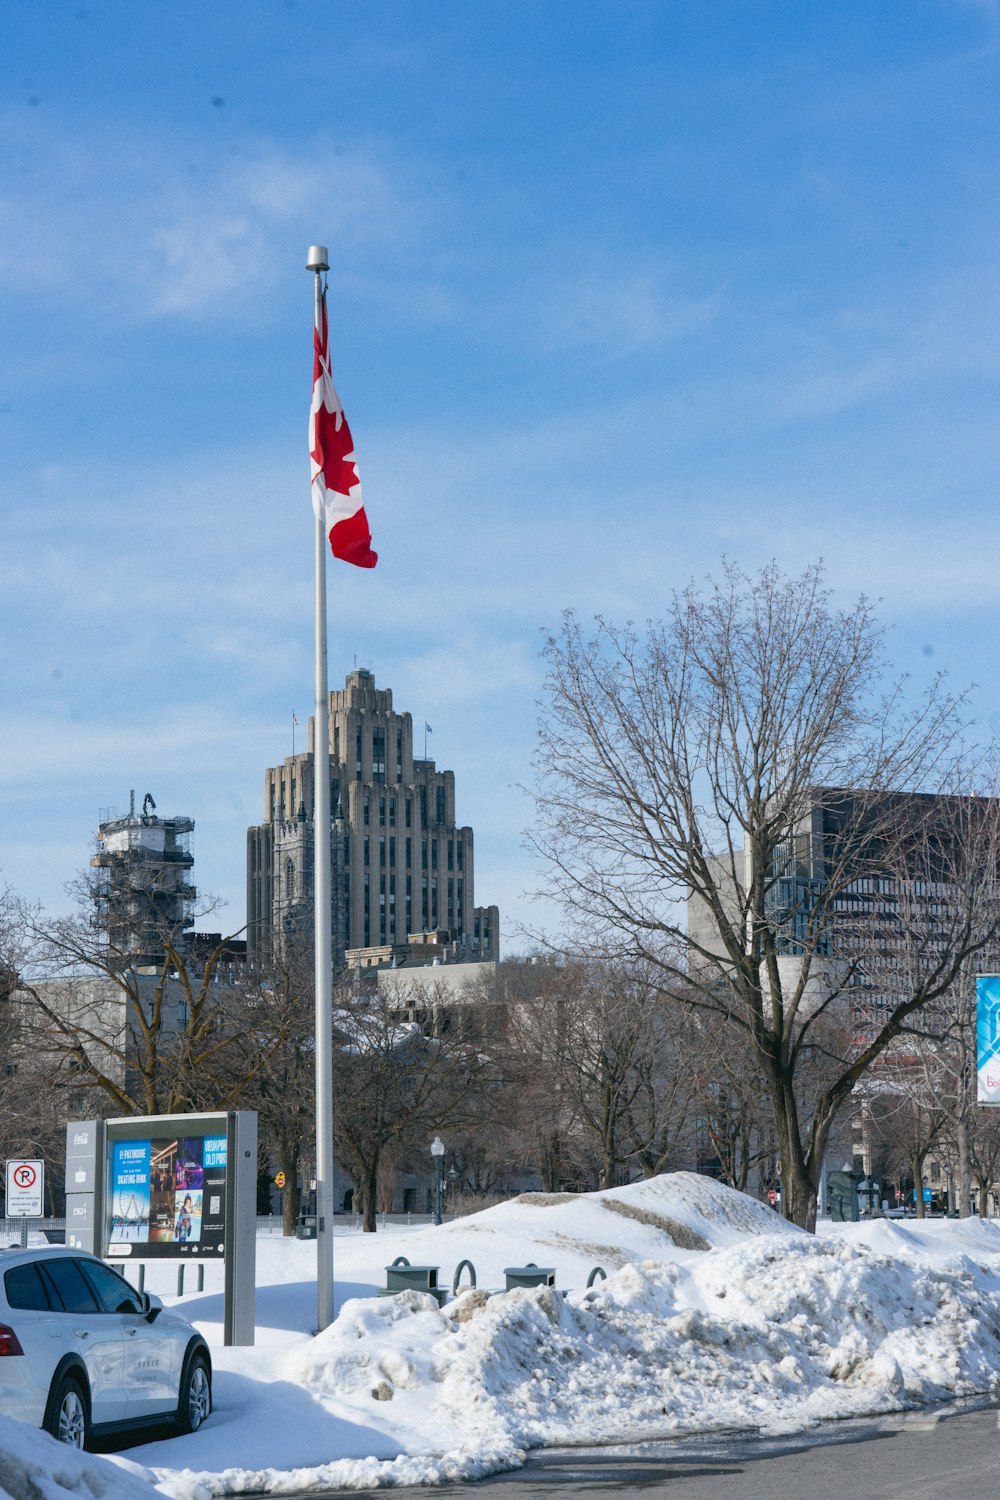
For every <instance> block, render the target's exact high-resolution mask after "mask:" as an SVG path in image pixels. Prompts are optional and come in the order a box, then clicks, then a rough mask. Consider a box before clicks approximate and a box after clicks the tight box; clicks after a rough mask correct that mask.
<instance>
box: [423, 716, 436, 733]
mask: <svg viewBox="0 0 1000 1500" xmlns="http://www.w3.org/2000/svg"><path fill="white" fill-rule="evenodd" d="M433 733H434V731H433V729H432V728H431V726H430V725H429V724H428V722H427V720H426V719H425V720H424V734H433Z"/></svg>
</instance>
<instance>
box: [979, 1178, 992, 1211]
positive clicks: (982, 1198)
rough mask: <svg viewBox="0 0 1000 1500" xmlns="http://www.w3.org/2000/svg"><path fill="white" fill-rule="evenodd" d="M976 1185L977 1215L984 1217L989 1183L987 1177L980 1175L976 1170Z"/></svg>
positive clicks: (987, 1202)
mask: <svg viewBox="0 0 1000 1500" xmlns="http://www.w3.org/2000/svg"><path fill="white" fill-rule="evenodd" d="M976 1186H977V1187H978V1189H979V1217H980V1218H981V1219H985V1218H987V1217H988V1210H989V1194H990V1185H989V1181H988V1179H987V1178H985V1177H983V1176H981V1174H979V1173H978V1172H977V1174H976Z"/></svg>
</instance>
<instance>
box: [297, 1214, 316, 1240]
mask: <svg viewBox="0 0 1000 1500" xmlns="http://www.w3.org/2000/svg"><path fill="white" fill-rule="evenodd" d="M295 1238H296V1239H297V1240H314V1239H315V1238H316V1215H315V1214H299V1217H298V1221H297V1222H296V1225H295Z"/></svg>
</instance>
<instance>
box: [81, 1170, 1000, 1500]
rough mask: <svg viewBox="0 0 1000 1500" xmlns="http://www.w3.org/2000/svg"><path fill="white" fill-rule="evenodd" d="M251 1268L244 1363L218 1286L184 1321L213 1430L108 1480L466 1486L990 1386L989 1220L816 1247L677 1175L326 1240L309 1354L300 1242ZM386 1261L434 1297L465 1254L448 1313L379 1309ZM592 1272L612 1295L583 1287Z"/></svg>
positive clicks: (148, 1455)
mask: <svg viewBox="0 0 1000 1500" xmlns="http://www.w3.org/2000/svg"><path fill="white" fill-rule="evenodd" d="M258 1251H259V1259H258V1288H259V1289H258V1342H257V1346H256V1347H255V1348H254V1349H250V1350H238V1349H223V1348H221V1347H219V1346H220V1345H221V1312H222V1308H221V1297H220V1295H219V1293H218V1291H217V1290H215V1289H214V1287H213V1288H211V1289H210V1290H208V1291H207V1292H206V1293H205V1294H204V1295H203V1296H201V1297H193V1298H188V1299H186V1302H185V1304H184V1306H185V1311H186V1312H187V1313H188V1315H189V1316H191V1317H192V1318H193V1319H194V1321H196V1323H197V1324H198V1326H199V1327H200V1328H201V1329H202V1330H203V1331H204V1332H205V1334H206V1336H207V1337H208V1339H209V1342H210V1344H212V1346H213V1358H214V1360H215V1365H216V1381H215V1399H216V1411H215V1413H214V1414H213V1416H212V1417H211V1419H210V1421H209V1422H208V1423H207V1424H206V1426H205V1427H204V1428H203V1429H202V1430H201V1431H200V1432H198V1433H196V1434H194V1435H192V1436H191V1437H188V1438H176V1439H168V1440H166V1441H163V1442H158V1443H151V1444H146V1445H145V1446H143V1447H141V1448H134V1449H131V1450H129V1452H128V1453H127V1454H122V1455H119V1456H116V1458H115V1459H114V1460H113V1462H115V1463H116V1464H117V1465H118V1466H119V1468H121V1469H123V1470H125V1471H126V1472H127V1473H129V1474H130V1475H131V1476H132V1477H134V1478H135V1479H136V1480H139V1481H146V1482H147V1483H151V1484H155V1485H156V1487H157V1488H158V1489H159V1490H160V1491H161V1493H163V1494H166V1495H169V1496H171V1497H174V1500H209V1497H213V1496H224V1495H235V1494H241V1493H243V1494H245V1493H247V1492H251V1491H253V1492H259V1493H269V1494H280V1493H282V1492H287V1491H288V1490H291V1489H310V1488H311V1489H316V1490H320V1489H329V1488H345V1489H346V1488H359V1489H360V1488H375V1487H385V1486H392V1485H406V1484H429V1483H436V1482H442V1481H445V1480H465V1479H473V1478H479V1477H482V1476H484V1475H486V1474H488V1473H495V1472H497V1471H499V1470H500V1469H503V1468H507V1467H512V1466H515V1465H517V1464H519V1463H521V1462H522V1461H523V1456H524V1453H525V1451H526V1450H527V1449H528V1448H530V1447H535V1446H539V1445H543V1444H565V1443H570V1442H572V1443H578V1442H580V1441H581V1440H583V1441H593V1442H604V1441H621V1440H624V1439H634V1438H636V1437H641V1436H646V1437H661V1438H662V1437H669V1436H679V1435H681V1434H685V1433H691V1432H703V1431H705V1430H708V1429H711V1428H716V1427H727V1428H744V1429H745V1428H763V1429H766V1430H782V1431H788V1430H794V1429H796V1428H799V1429H802V1428H806V1427H809V1426H810V1425H812V1424H814V1423H816V1422H817V1421H820V1420H826V1419H830V1418H838V1417H850V1416H859V1415H865V1414H871V1413H877V1412H887V1411H891V1410H897V1409H900V1408H903V1407H906V1406H914V1405H919V1404H921V1403H925V1402H930V1401H938V1400H942V1399H948V1398H952V1397H956V1396H969V1395H973V1394H976V1393H983V1392H992V1391H993V1390H994V1389H995V1384H996V1375H995V1373H994V1372H995V1371H996V1369H997V1368H998V1355H1000V1229H998V1228H997V1226H995V1225H994V1224H992V1223H989V1224H980V1223H979V1222H978V1221H965V1222H964V1223H958V1222H955V1221H940V1220H939V1221H933V1222H931V1223H928V1224H923V1225H916V1224H913V1223H906V1224H900V1223H898V1222H886V1221H879V1222H876V1223H871V1224H864V1225H843V1226H826V1227H825V1228H824V1232H823V1233H822V1234H821V1235H820V1236H818V1237H814V1236H812V1235H807V1234H803V1233H802V1232H801V1231H799V1230H797V1229H794V1228H793V1227H791V1226H789V1225H788V1224H786V1223H785V1222H784V1221H783V1220H782V1219H780V1218H779V1217H778V1216H777V1215H776V1214H775V1213H773V1212H772V1211H771V1210H770V1209H768V1208H765V1207H763V1206H762V1205H760V1204H759V1203H757V1202H755V1201H754V1200H751V1199H749V1198H746V1197H744V1196H743V1195H741V1194H739V1193H734V1192H732V1191H730V1190H729V1189H728V1188H724V1187H721V1186H720V1185H719V1184H718V1183H715V1182H713V1181H711V1180H710V1179H706V1178H703V1177H697V1176H694V1175H693V1174H689V1173H674V1174H669V1175H666V1176H663V1177H659V1178H656V1179H653V1180H652V1181H650V1182H643V1183H638V1184H634V1185H632V1186H630V1187H627V1188H621V1189H617V1190H615V1191H614V1192H605V1193H592V1194H587V1195H581V1196H572V1197H571V1196H569V1195H561V1194H555V1195H546V1194H527V1195H525V1196H523V1197H522V1198H520V1199H517V1200H514V1201H513V1202H510V1203H505V1204H502V1205H500V1206H499V1207H497V1208H494V1209H490V1210H488V1211H486V1212H484V1213H481V1214H478V1215H475V1216H472V1217H470V1218H466V1219H458V1220H455V1221H453V1222H451V1223H449V1224H446V1225H443V1226H439V1227H437V1228H434V1227H423V1228H420V1229H412V1230H407V1229H405V1228H398V1229H393V1230H390V1231H387V1232H380V1233H379V1234H378V1235H361V1234H356V1233H344V1234H341V1235H339V1236H338V1238H337V1241H336V1262H337V1268H338V1269H337V1276H338V1304H339V1314H338V1317H337V1319H336V1321H335V1322H334V1323H333V1324H332V1325H331V1327H330V1328H328V1329H326V1330H325V1331H324V1332H323V1333H321V1334H319V1335H318V1336H315V1337H313V1336H311V1334H310V1327H311V1326H314V1325H313V1319H314V1317H315V1281H314V1277H313V1271H314V1266H315V1245H313V1244H310V1243H309V1242H299V1241H295V1242H288V1241H283V1240H281V1239H280V1238H275V1239H274V1240H272V1241H270V1242H269V1241H267V1240H266V1239H262V1240H261V1241H260V1242H259V1245H258ZM400 1254H404V1255H406V1257H407V1259H409V1260H410V1261H411V1262H412V1263H414V1264H428V1263H429V1264H435V1265H439V1266H440V1267H441V1283H442V1284H445V1283H446V1282H448V1281H450V1279H451V1273H452V1271H453V1269H454V1267H455V1266H456V1265H457V1263H458V1262H459V1261H460V1260H463V1259H466V1258H468V1259H471V1260H472V1261H473V1262H474V1263H475V1265H476V1269H477V1273H478V1283H479V1284H478V1288H477V1289H476V1290H474V1291H468V1292H463V1293H462V1294H461V1295H460V1296H459V1297H458V1298H457V1299H456V1300H454V1301H452V1302H449V1303H448V1304H447V1305H446V1306H445V1307H444V1308H439V1307H438V1305H437V1303H436V1301H435V1300H434V1299H433V1298H431V1297H429V1296H426V1295H424V1294H421V1293H417V1292H413V1293H402V1294H399V1295H398V1296H395V1297H383V1298H379V1297H376V1296H375V1295H373V1293H374V1292H375V1290H376V1289H377V1288H379V1287H383V1286H384V1285H385V1269H384V1268H385V1267H386V1266H387V1265H388V1264H389V1263H390V1262H391V1261H392V1260H393V1259H395V1257H396V1256H397V1255H400ZM528 1261H534V1262H537V1263H538V1264H539V1265H549V1266H554V1267H555V1268H556V1273H557V1281H558V1286H557V1288H556V1289H555V1290H550V1289H539V1290H531V1291H516V1292H509V1293H506V1294H504V1295H490V1292H489V1289H493V1288H497V1287H500V1286H502V1285H503V1270H504V1267H505V1266H508V1265H524V1264H526V1263H527V1262H528ZM595 1265H601V1266H602V1267H603V1268H604V1269H605V1270H606V1271H607V1273H608V1276H607V1279H606V1280H598V1281H596V1283H595V1285H594V1286H593V1287H591V1288H590V1289H589V1290H588V1289H587V1288H586V1280H587V1275H588V1273H589V1272H590V1270H591V1269H592V1268H593V1266H595ZM161 1274H163V1272H162V1271H161ZM167 1274H170V1275H172V1274H173V1273H172V1272H168V1273H167ZM209 1274H210V1275H214V1276H216V1277H217V1276H219V1275H220V1274H221V1270H220V1268H218V1267H212V1268H210V1273H209ZM152 1281H153V1277H152V1271H151V1272H150V1281H149V1283H147V1284H151V1283H152ZM156 1289H165V1287H162V1286H161V1288H156ZM563 1289H566V1290H565V1295H564V1290H563ZM340 1299H343V1300H342V1301H341V1300H340ZM95 1493H99V1492H98V1491H95Z"/></svg>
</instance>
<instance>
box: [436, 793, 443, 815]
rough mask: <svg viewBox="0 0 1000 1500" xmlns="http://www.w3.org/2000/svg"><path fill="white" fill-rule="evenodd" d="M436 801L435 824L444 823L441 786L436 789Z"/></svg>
mask: <svg viewBox="0 0 1000 1500" xmlns="http://www.w3.org/2000/svg"><path fill="white" fill-rule="evenodd" d="M436 801H437V822H439V823H443V822H444V787H443V786H439V787H438V788H437V798H436Z"/></svg>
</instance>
